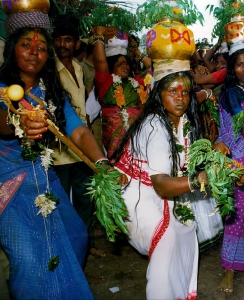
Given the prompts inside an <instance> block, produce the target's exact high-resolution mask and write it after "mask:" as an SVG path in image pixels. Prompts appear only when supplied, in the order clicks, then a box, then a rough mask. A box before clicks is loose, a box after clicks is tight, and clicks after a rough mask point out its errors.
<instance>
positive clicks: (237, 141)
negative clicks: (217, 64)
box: [219, 87, 244, 271]
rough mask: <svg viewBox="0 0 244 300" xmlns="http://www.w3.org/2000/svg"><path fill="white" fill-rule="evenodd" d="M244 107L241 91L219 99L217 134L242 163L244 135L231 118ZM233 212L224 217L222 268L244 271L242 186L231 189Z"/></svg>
mask: <svg viewBox="0 0 244 300" xmlns="http://www.w3.org/2000/svg"><path fill="white" fill-rule="evenodd" d="M243 110H244V91H243V90H242V89H241V88H240V87H231V88H228V89H227V90H226V91H225V93H224V94H223V96H222V97H221V101H220V135H219V141H220V142H224V143H225V144H226V145H227V146H228V147H229V148H230V151H231V158H232V159H234V160H237V161H238V162H240V163H242V164H244V138H243V136H242V135H241V133H240V132H239V134H238V135H237V136H235V134H234V131H233V119H232V117H233V116H234V115H236V114H238V113H243ZM234 198H235V213H234V214H233V215H231V216H228V217H226V219H225V228H224V241H223V247H222V252H221V263H222V267H223V268H225V269H227V270H231V269H232V270H239V271H244V185H242V186H240V187H239V186H236V187H235V189H234Z"/></svg>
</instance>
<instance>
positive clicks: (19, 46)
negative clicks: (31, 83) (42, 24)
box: [15, 30, 48, 75]
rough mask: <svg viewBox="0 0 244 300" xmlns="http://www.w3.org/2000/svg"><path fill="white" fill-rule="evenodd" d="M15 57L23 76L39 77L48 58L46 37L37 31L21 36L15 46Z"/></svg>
mask: <svg viewBox="0 0 244 300" xmlns="http://www.w3.org/2000/svg"><path fill="white" fill-rule="evenodd" d="M15 57H16V60H17V64H18V67H19V69H20V72H21V73H22V74H26V75H37V74H38V73H39V72H40V71H41V70H42V68H43V66H44V65H45V63H46V61H47V58H48V52H47V42H46V39H45V37H44V36H43V35H42V34H40V33H38V31H37V30H33V31H29V32H28V33H27V34H25V35H23V36H21V37H20V39H19V40H18V42H17V43H16V45H15Z"/></svg>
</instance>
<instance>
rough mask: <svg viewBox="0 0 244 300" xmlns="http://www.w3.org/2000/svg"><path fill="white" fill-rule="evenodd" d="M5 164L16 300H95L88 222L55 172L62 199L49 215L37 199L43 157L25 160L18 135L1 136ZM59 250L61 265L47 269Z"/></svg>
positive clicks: (3, 197)
mask: <svg viewBox="0 0 244 300" xmlns="http://www.w3.org/2000/svg"><path fill="white" fill-rule="evenodd" d="M35 95H36V96H38V97H39V94H35ZM0 165H1V168H0V243H1V247H2V248H3V249H4V251H5V252H6V254H7V256H8V258H9V261H10V277H9V288H10V292H11V296H12V297H13V299H19V300H23V299H37V300H40V299H50V300H56V299H67V300H68V299H93V295H92V293H91V291H90V288H89V285H88V283H87V281H86V278H85V276H84V273H83V271H82V266H83V264H84V260H85V253H86V247H87V232H86V226H85V224H84V223H83V221H82V220H81V219H80V218H79V216H78V215H77V213H76V211H75V209H74V208H73V206H72V204H71V203H70V201H69V199H68V197H67V195H66V193H65V192H64V190H63V189H62V187H61V184H60V181H59V179H58V178H57V176H56V174H55V173H54V172H53V171H52V170H50V171H48V179H49V186H50V192H51V193H52V194H53V195H54V196H56V197H58V198H59V201H60V203H59V204H58V205H57V208H56V209H55V210H53V212H52V213H51V214H50V215H48V216H47V218H45V219H44V217H43V216H42V215H41V214H39V215H37V213H38V211H39V208H38V207H36V206H35V204H34V200H35V198H36V196H37V195H38V194H45V192H46V191H47V190H46V189H47V177H46V172H45V170H44V168H43V166H42V165H41V161H40V158H38V159H37V160H36V162H34V163H32V162H31V161H24V160H23V159H22V158H21V147H20V142H19V140H18V139H14V140H11V141H4V140H0ZM57 255H58V256H59V257H60V263H59V265H58V266H57V267H56V269H55V270H54V271H50V270H48V266H47V265H48V262H49V259H50V258H51V257H54V256H57Z"/></svg>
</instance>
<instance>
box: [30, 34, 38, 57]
mask: <svg viewBox="0 0 244 300" xmlns="http://www.w3.org/2000/svg"><path fill="white" fill-rule="evenodd" d="M32 43H33V44H32V47H31V51H32V52H35V51H36V45H37V43H38V32H37V30H34V35H33V38H32Z"/></svg>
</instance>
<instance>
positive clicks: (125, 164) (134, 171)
mask: <svg viewBox="0 0 244 300" xmlns="http://www.w3.org/2000/svg"><path fill="white" fill-rule="evenodd" d="M146 163H147V161H146V160H142V159H136V158H133V159H132V155H131V152H130V150H129V144H127V146H126V147H125V150H124V153H123V155H122V157H121V158H120V161H119V162H117V163H116V164H115V166H116V167H117V168H118V169H120V170H121V171H122V172H124V173H125V174H126V175H128V176H130V177H131V178H133V179H135V180H138V181H141V183H142V184H144V185H147V186H152V182H151V179H150V177H149V175H148V173H147V172H146V171H144V170H142V167H141V166H142V164H146Z"/></svg>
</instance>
